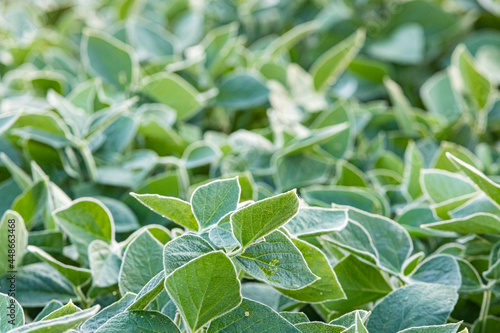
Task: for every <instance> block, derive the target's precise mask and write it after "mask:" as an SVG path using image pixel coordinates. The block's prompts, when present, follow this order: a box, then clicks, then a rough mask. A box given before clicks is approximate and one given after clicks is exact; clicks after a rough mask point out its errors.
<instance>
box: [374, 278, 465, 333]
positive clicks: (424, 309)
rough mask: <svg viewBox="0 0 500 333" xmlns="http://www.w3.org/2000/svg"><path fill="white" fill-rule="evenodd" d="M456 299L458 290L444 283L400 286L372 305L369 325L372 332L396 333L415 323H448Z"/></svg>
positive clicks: (420, 324) (416, 324)
mask: <svg viewBox="0 0 500 333" xmlns="http://www.w3.org/2000/svg"><path fill="white" fill-rule="evenodd" d="M457 300H458V294H457V293H456V291H455V290H454V289H453V288H451V287H446V286H443V285H437V284H414V285H409V286H405V287H401V288H399V289H397V290H395V291H393V292H392V293H390V294H389V295H387V296H386V297H385V298H384V299H383V300H382V301H381V302H380V303H378V304H377V305H376V306H375V307H374V308H373V310H372V313H371V315H370V318H369V319H368V325H367V328H368V330H369V331H372V332H387V333H396V332H399V331H401V330H404V329H406V328H410V327H415V326H423V325H441V324H444V323H446V320H447V319H448V316H449V315H450V313H451V311H452V310H453V308H454V307H455V303H456V302H457ZM423 313H424V314H425V315H424V316H423V315H422V314H423Z"/></svg>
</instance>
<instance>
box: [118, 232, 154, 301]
mask: <svg viewBox="0 0 500 333" xmlns="http://www.w3.org/2000/svg"><path fill="white" fill-rule="evenodd" d="M162 269H163V246H162V244H161V243H160V242H159V241H158V240H157V239H156V238H154V237H153V236H152V235H151V234H150V233H149V231H147V230H144V231H143V232H142V233H141V234H140V235H138V236H137V237H136V238H135V239H134V240H133V241H132V243H130V244H129V245H128V247H127V249H126V250H125V253H124V255H123V262H122V266H121V268H120V277H119V282H118V285H119V287H120V292H121V294H122V295H123V294H125V293H126V292H133V293H138V292H140V291H141V289H142V288H143V287H144V285H146V283H148V282H149V280H151V279H152V278H153V277H154V276H155V275H156V274H158V273H159V272H160V271H161V270H162Z"/></svg>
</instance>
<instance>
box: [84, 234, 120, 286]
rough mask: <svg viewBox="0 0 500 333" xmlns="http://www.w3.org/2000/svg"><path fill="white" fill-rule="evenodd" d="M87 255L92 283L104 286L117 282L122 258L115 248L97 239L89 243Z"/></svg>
mask: <svg viewBox="0 0 500 333" xmlns="http://www.w3.org/2000/svg"><path fill="white" fill-rule="evenodd" d="M88 256H89V266H90V271H91V273H92V283H93V285H95V286H97V287H100V288H105V287H109V286H112V285H115V284H117V283H118V279H119V274H120V267H121V264H122V260H121V257H120V253H119V252H118V251H117V249H115V248H114V247H113V246H110V245H109V244H108V243H106V242H103V241H101V240H98V239H97V240H95V241H93V242H92V243H90V245H89V247H88Z"/></svg>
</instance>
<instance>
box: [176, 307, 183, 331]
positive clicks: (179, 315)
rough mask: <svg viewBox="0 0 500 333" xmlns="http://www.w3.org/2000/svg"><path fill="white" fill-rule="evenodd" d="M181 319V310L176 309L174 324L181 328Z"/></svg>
mask: <svg viewBox="0 0 500 333" xmlns="http://www.w3.org/2000/svg"><path fill="white" fill-rule="evenodd" d="M181 320H182V318H181V313H180V312H179V310H177V311H175V318H174V324H175V325H176V326H177V327H179V329H180V328H181Z"/></svg>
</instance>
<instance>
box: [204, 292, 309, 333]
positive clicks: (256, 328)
mask: <svg viewBox="0 0 500 333" xmlns="http://www.w3.org/2000/svg"><path fill="white" fill-rule="evenodd" d="M278 330H279V332H283V333H289V332H290V333H299V332H300V330H298V329H296V328H295V327H294V326H293V325H292V324H290V323H289V322H288V321H287V320H286V319H285V318H283V317H282V316H280V315H279V314H278V313H277V312H275V311H273V310H272V309H271V308H270V307H268V306H266V305H264V304H261V303H259V302H256V301H252V300H249V299H246V298H243V300H242V302H241V304H240V305H239V306H238V307H237V308H236V309H234V310H232V311H231V312H229V313H226V314H225V315H224V316H222V317H220V318H218V319H215V320H214V321H212V322H211V323H210V326H209V328H208V331H207V333H216V332H217V333H219V332H221V333H224V332H241V333H250V332H263V333H267V332H277V331H278Z"/></svg>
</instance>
